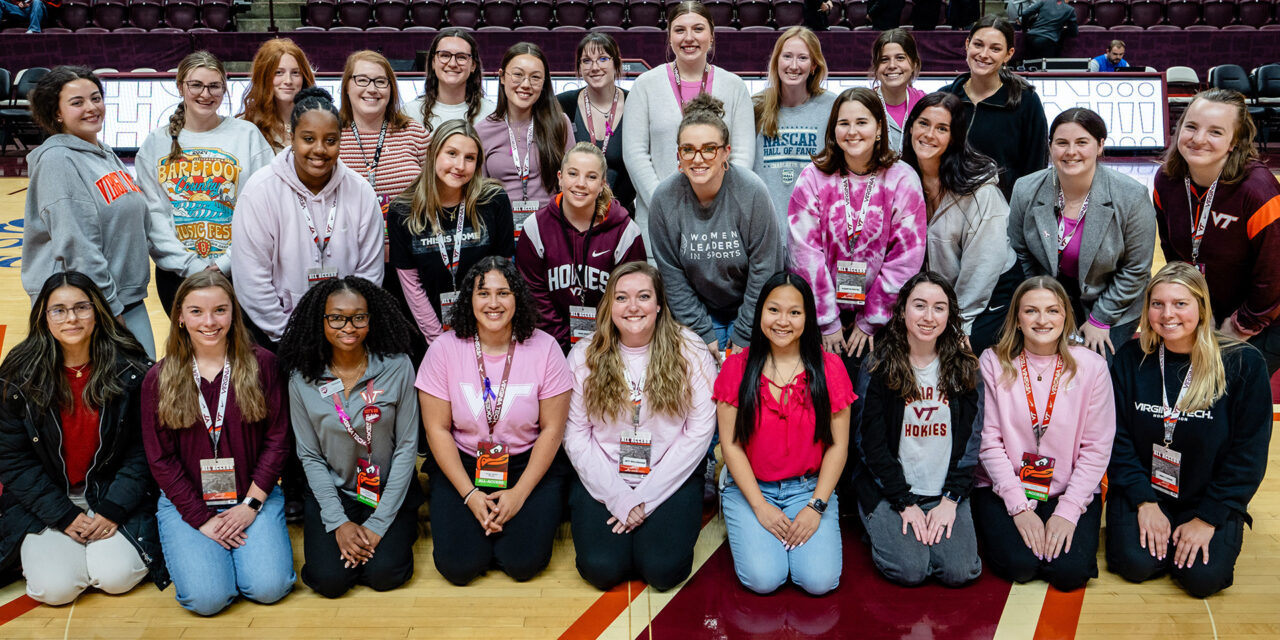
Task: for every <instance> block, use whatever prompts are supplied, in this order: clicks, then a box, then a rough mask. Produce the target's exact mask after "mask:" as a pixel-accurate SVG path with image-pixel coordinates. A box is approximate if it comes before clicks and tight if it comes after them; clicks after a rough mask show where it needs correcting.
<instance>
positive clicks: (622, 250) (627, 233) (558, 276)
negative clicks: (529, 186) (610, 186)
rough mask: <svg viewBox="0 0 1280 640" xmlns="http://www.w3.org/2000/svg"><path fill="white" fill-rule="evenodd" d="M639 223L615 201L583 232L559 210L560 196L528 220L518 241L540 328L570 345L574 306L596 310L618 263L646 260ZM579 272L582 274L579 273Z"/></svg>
mask: <svg viewBox="0 0 1280 640" xmlns="http://www.w3.org/2000/svg"><path fill="white" fill-rule="evenodd" d="M644 259H646V254H645V250H644V240H642V239H641V238H640V227H639V226H638V225H637V224H636V223H635V221H634V220H632V219H631V217H630V216H628V215H627V210H626V209H623V208H622V205H620V204H618V201H617V200H614V201H613V203H612V204H610V205H609V213H608V214H607V215H606V216H605V219H604V220H599V221H596V222H595V224H593V225H592V226H591V228H590V229H589V230H587V231H585V232H584V231H578V230H577V229H575V228H574V227H573V225H571V224H569V221H568V220H566V219H565V217H564V213H563V212H562V211H561V210H560V196H559V195H557V196H556V197H555V198H552V200H551V202H550V203H548V204H547V205H546V206H545V207H543V208H541V209H539V210H538V213H537V214H535V215H534V216H533V217H531V218H529V219H528V220H527V221H526V222H525V224H524V232H523V234H522V235H521V236H520V242H518V243H516V267H517V268H518V269H519V270H520V275H522V276H524V279H525V281H526V282H528V283H529V290H530V291H531V292H532V293H533V299H534V302H535V304H536V305H537V308H538V309H537V310H538V328H539V329H542V330H543V331H546V332H547V333H549V334H551V335H552V336H554V337H555V339H556V340H557V341H558V342H559V343H560V346H561V347H562V348H564V349H566V350H567V349H568V348H569V344H570V330H569V326H570V325H569V322H570V321H569V307H570V306H584V307H590V308H592V309H595V307H596V305H597V304H598V303H599V302H600V298H601V297H603V295H604V289H605V287H606V286H607V285H608V284H609V273H610V272H612V271H613V269H614V267H617V266H618V265H620V264H623V263H626V262H631V261H634V260H644ZM575 271H576V272H577V277H576V278H575V277H574V273H575Z"/></svg>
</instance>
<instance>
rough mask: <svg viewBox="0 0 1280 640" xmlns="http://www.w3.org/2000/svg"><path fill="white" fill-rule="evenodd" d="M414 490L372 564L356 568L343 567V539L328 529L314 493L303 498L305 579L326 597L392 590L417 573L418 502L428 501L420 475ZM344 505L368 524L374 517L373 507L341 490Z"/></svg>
mask: <svg viewBox="0 0 1280 640" xmlns="http://www.w3.org/2000/svg"><path fill="white" fill-rule="evenodd" d="M409 484H410V486H409V493H408V494H407V495H406V496H405V500H404V504H402V505H400V511H399V513H397V514H396V517H395V520H392V521H391V527H390V528H388V529H387V533H386V535H384V536H382V541H380V542H379V543H378V548H377V549H376V550H375V552H374V554H373V557H372V558H370V559H369V562H367V563H365V564H363V565H360V566H357V567H353V568H349V569H348V568H346V567H344V566H343V564H344V561H343V559H342V554H341V552H340V551H339V550H338V538H337V536H336V534H335V533H334V532H333V531H325V526H324V521H323V520H321V519H320V504H319V503H318V502H316V499H315V497H314V496H313V495H312V494H311V491H309V490H308V491H306V492H305V493H304V497H303V519H302V556H303V563H304V564H303V565H302V582H303V583H305V584H306V585H307V586H308V587H311V589H312V590H314V591H315V592H316V593H318V594H320V595H322V596H324V597H326V598H337V597H338V596H341V595H342V594H344V593H346V592H347V591H350V590H351V587H354V586H355V585H356V584H363V585H366V586H368V587H370V588H372V589H373V590H374V591H389V590H391V589H395V588H396V587H399V586H400V585H402V584H404V583H406V582H408V581H409V578H412V577H413V543H414V541H415V540H417V539H418V505H420V504H422V489H420V488H419V487H418V486H417V485H418V479H417V477H416V476H415V477H414V478H413V479H412V481H411V482H410V483H409ZM338 497H339V498H340V499H341V500H342V509H343V511H345V512H346V514H347V519H348V520H350V521H351V522H354V523H356V524H362V523H363V522H364V521H365V520H367V519H369V516H371V515H373V508H372V507H368V506H365V505H363V504H361V503H359V502H356V501H355V500H353V499H351V498H349V497H347V495H346V494H344V493H342V492H341V491H339V492H338Z"/></svg>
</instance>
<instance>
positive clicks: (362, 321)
mask: <svg viewBox="0 0 1280 640" xmlns="http://www.w3.org/2000/svg"><path fill="white" fill-rule="evenodd" d="M324 321H325V322H326V323H327V324H328V325H329V328H330V329H335V330H336V329H341V328H343V327H345V326H347V323H348V322H350V323H351V326H353V327H355V328H357V329H363V328H365V327H367V326H369V314H367V313H357V314H355V315H353V316H344V315H342V314H341V313H326V314H324Z"/></svg>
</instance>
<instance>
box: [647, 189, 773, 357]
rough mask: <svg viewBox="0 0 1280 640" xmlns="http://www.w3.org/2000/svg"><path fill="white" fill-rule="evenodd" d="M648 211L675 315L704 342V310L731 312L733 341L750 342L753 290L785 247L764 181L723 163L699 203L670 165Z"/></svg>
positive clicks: (710, 335) (710, 338) (709, 337)
mask: <svg viewBox="0 0 1280 640" xmlns="http://www.w3.org/2000/svg"><path fill="white" fill-rule="evenodd" d="M651 211H652V213H653V218H652V219H651V221H650V223H651V225H652V226H651V227H650V232H651V234H652V235H653V252H654V259H655V261H657V263H658V269H659V270H660V271H661V272H662V279H663V280H664V281H665V284H666V287H667V304H669V305H670V306H671V312H672V314H674V315H675V318H676V320H679V321H680V322H681V323H682V324H684V325H686V326H688V327H689V328H690V329H692V330H693V331H694V333H697V334H698V335H699V336H701V337H702V339H703V340H705V341H706V342H707V344H711V343H712V342H715V340H716V336H715V331H714V329H713V328H712V325H711V313H715V314H716V315H728V314H734V315H736V316H737V321H736V322H735V323H734V326H733V343H734V344H735V345H739V346H744V347H745V346H747V345H748V344H750V343H751V325H752V323H753V322H754V318H753V316H754V315H755V312H756V309H755V307H756V297H757V296H758V295H759V294H760V289H761V287H763V286H764V283H765V281H766V280H768V279H769V278H770V277H772V276H773V274H775V273H778V272H779V271H782V269H783V261H784V258H785V254H786V246H785V245H784V244H783V242H782V236H781V235H780V232H779V231H778V219H777V216H776V215H775V214H774V212H773V202H772V201H771V200H770V199H769V192H768V190H767V189H766V188H765V186H764V182H762V181H761V180H760V178H759V177H757V176H756V175H755V174H754V173H751V172H750V171H747V170H745V169H741V168H739V167H737V166H735V165H733V164H730V165H729V169H728V171H726V172H725V175H724V183H723V184H722V185H721V186H720V192H719V193H717V194H716V197H715V199H714V200H712V201H711V206H709V207H703V206H702V204H701V203H699V202H698V196H697V195H696V194H694V192H693V187H692V186H691V185H690V184H689V179H688V178H686V177H685V176H684V174H682V173H677V174H675V175H672V176H671V177H669V178H667V179H665V180H663V181H662V183H661V184H659V185H658V188H657V190H655V191H654V193H653V208H652V209H651ZM725 346H727V345H720V347H721V348H724V347H725Z"/></svg>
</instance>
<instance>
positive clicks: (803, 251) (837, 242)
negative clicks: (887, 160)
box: [787, 162, 928, 335]
mask: <svg viewBox="0 0 1280 640" xmlns="http://www.w3.org/2000/svg"><path fill="white" fill-rule="evenodd" d="M870 178H871V176H858V175H853V174H849V202H850V204H851V206H852V208H851V210H850V214H851V215H852V217H853V220H854V221H855V224H856V221H857V219H858V211H859V210H860V209H861V208H862V201H863V198H864V196H865V192H866V189H867V184H868V183H869V182H870ZM840 182H841V177H840V175H839V174H826V173H823V172H822V171H819V170H818V168H817V167H816V166H814V165H813V164H809V166H807V167H805V168H804V171H801V172H800V178H799V179H797V180H796V187H795V190H794V191H793V192H792V193H791V203H790V206H788V207H787V218H788V221H789V222H790V225H789V226H790V228H791V231H790V232H791V246H790V252H791V269H792V271H794V272H795V273H798V274H800V275H801V276H803V277H804V278H805V279H806V280H808V281H809V285H810V286H812V287H813V294H814V297H815V298H816V299H817V300H816V301H817V305H818V326H819V327H821V328H822V333H823V334H824V335H830V334H832V333H835V332H836V331H837V330H839V329H840V328H841V327H840V309H841V308H842V307H844V306H845V305H846V304H848V303H845V302H843V301H842V302H840V303H839V304H840V306H837V303H836V263H837V262H838V261H841V260H851V261H855V262H865V263H866V264H867V286H866V303H865V304H864V305H862V308H860V309H859V308H857V307H855V306H853V305H852V304H848V307H847V308H849V309H854V310H856V311H857V312H858V313H857V317H856V319H855V322H856V323H857V325H858V328H859V329H861V330H862V331H863V332H865V333H867V334H872V333H874V332H875V331H876V330H877V329H879V328H880V327H882V326H884V325H885V323H887V322H888V321H889V317H890V316H891V315H893V305H894V302H896V301H897V299H898V290H899V289H901V288H902V285H903V284H904V283H905V282H906V281H907V279H908V278H910V277H911V276H913V275H915V274H916V273H917V272H919V271H920V266H921V265H922V264H923V263H924V251H925V239H926V236H927V234H928V214H927V213H926V211H925V206H924V194H923V192H922V191H921V189H920V179H919V178H918V177H916V173H915V171H912V170H911V167H908V166H907V165H906V163H904V162H895V163H893V164H892V165H890V166H889V167H888V168H887V169H881V170H879V171H877V172H876V173H875V185H874V187H873V188H872V191H871V202H870V203H869V205H868V207H867V212H866V221H865V222H864V223H863V227H862V233H861V235H859V236H858V240H857V243H856V245H855V246H853V247H852V248H851V247H850V246H849V231H848V225H847V223H846V218H845V203H844V197H843V196H842V195H841V189H840Z"/></svg>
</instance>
